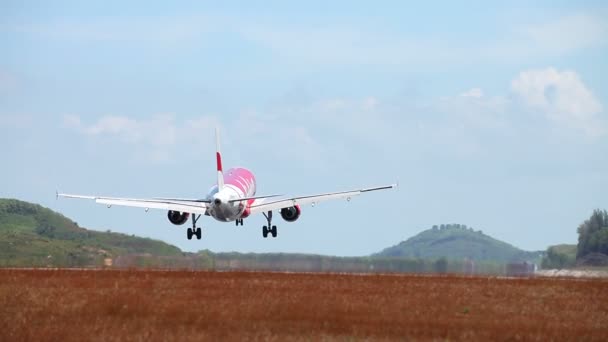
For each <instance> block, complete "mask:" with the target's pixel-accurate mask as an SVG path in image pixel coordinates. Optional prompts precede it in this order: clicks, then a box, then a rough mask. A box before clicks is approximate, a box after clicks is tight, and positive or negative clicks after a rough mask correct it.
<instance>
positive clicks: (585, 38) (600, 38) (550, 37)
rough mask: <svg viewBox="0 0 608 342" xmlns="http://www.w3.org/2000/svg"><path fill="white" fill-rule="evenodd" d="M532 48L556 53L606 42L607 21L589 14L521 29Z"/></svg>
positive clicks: (607, 35)
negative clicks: (530, 42) (530, 41)
mask: <svg viewBox="0 0 608 342" xmlns="http://www.w3.org/2000/svg"><path fill="white" fill-rule="evenodd" d="M522 32H523V33H524V34H525V35H527V36H528V37H529V38H530V39H531V40H532V46H535V47H536V48H537V49H544V50H548V51H553V52H556V53H561V52H568V51H572V50H578V49H584V48H588V47H592V46H596V45H603V44H605V43H606V42H608V21H606V19H605V17H604V18H602V17H601V16H596V15H591V14H584V13H580V14H574V15H569V16H565V17H561V18H558V19H556V20H554V21H550V22H546V23H543V24H540V25H533V26H529V27H526V28H524V29H522Z"/></svg>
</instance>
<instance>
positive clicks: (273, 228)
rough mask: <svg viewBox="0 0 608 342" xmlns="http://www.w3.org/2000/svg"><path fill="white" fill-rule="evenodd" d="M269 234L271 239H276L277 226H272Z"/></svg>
mask: <svg viewBox="0 0 608 342" xmlns="http://www.w3.org/2000/svg"><path fill="white" fill-rule="evenodd" d="M270 232H271V233H272V237H273V238H276V237H277V226H272V230H271V231H270Z"/></svg>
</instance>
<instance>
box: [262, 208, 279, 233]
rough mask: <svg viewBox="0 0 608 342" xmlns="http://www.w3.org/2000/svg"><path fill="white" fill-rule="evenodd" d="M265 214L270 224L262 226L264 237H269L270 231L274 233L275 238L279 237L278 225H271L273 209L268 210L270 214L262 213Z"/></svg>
mask: <svg viewBox="0 0 608 342" xmlns="http://www.w3.org/2000/svg"><path fill="white" fill-rule="evenodd" d="M262 214H264V217H265V218H266V220H268V226H263V227H262V236H263V237H264V238H267V237H268V233H270V234H272V237H273V238H276V237H277V226H271V225H272V211H268V214H266V213H262Z"/></svg>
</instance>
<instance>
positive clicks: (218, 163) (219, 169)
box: [215, 152, 222, 171]
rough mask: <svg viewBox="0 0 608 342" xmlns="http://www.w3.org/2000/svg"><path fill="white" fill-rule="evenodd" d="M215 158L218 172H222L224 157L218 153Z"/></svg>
mask: <svg viewBox="0 0 608 342" xmlns="http://www.w3.org/2000/svg"><path fill="white" fill-rule="evenodd" d="M215 156H216V158H217V170H218V171H222V156H221V155H220V153H219V152H216V153H215Z"/></svg>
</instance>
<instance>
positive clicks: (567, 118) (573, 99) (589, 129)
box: [511, 68, 606, 137]
mask: <svg viewBox="0 0 608 342" xmlns="http://www.w3.org/2000/svg"><path fill="white" fill-rule="evenodd" d="M511 90H512V91H513V93H514V94H515V95H516V96H517V98H518V99H520V100H521V102H522V103H523V104H524V105H525V106H526V107H528V108H530V109H533V110H536V111H539V112H541V113H542V114H544V115H545V117H546V118H547V119H549V120H551V121H552V122H554V123H556V124H558V125H561V126H562V127H565V128H574V129H577V130H580V131H583V132H584V133H585V134H586V135H588V136H590V137H596V136H599V135H602V134H604V133H606V126H605V122H604V121H603V120H602V118H601V116H600V115H601V114H602V112H603V108H602V104H601V103H600V102H599V101H598V100H597V99H596V98H595V96H594V95H593V93H592V92H591V91H590V90H589V89H588V88H587V86H586V85H585V84H584V83H583V81H582V80H581V79H580V77H579V75H578V74H577V73H576V72H574V71H569V70H566V71H558V70H556V69H554V68H546V69H537V70H528V71H523V72H521V73H520V74H519V75H518V76H517V77H516V78H515V79H514V80H513V81H512V82H511Z"/></svg>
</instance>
